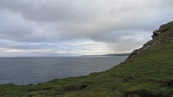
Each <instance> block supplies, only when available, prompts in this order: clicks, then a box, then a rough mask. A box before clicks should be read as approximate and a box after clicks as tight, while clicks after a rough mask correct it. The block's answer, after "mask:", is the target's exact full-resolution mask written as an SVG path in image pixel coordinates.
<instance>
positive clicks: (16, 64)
mask: <svg viewBox="0 0 173 97" xmlns="http://www.w3.org/2000/svg"><path fill="white" fill-rule="evenodd" d="M126 58H127V56H102V57H37V58H35V57H30V58H22V57H20V58H17V57H16V58H0V84H6V83H13V84H19V85H24V84H37V83H40V82H46V81H49V80H52V79H55V78H66V77H74V76H82V75H87V74H89V73H91V72H100V71H104V70H107V69H110V68H111V67H113V66H115V65H116V64H119V63H120V62H122V61H124V60H125V59H126Z"/></svg>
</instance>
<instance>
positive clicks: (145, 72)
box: [0, 22, 173, 97]
mask: <svg viewBox="0 0 173 97" xmlns="http://www.w3.org/2000/svg"><path fill="white" fill-rule="evenodd" d="M163 28H164V29H167V30H165V31H163V33H160V34H159V35H157V37H155V38H154V39H153V40H151V41H150V42H148V43H146V44H145V45H144V46H145V47H146V46H147V45H150V46H149V47H147V49H142V50H141V51H140V52H139V53H137V54H134V55H133V57H130V58H129V59H128V60H126V61H124V62H123V63H121V64H119V65H117V66H115V67H113V68H111V69H110V70H107V71H104V72H99V73H91V74H90V75H87V76H81V77H74V78H65V79H55V80H52V81H49V82H45V83H40V84H37V85H14V84H5V85H0V97H173V22H170V23H168V24H166V25H164V26H161V28H160V29H163ZM155 43H156V45H151V44H155Z"/></svg>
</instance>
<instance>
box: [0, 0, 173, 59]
mask: <svg viewBox="0 0 173 97" xmlns="http://www.w3.org/2000/svg"><path fill="white" fill-rule="evenodd" d="M172 10H173V1H172V0H0V57H14V56H17V57H20V56H76V55H101V54H111V53H129V52H131V51H133V50H134V49H136V48H139V47H141V46H142V45H143V44H144V43H145V42H147V41H148V40H150V39H151V35H152V32H153V31H154V30H156V29H158V28H159V26H160V25H162V24H165V23H167V22H170V21H173V11H172Z"/></svg>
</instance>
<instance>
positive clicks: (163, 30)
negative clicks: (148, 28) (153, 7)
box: [128, 21, 173, 59]
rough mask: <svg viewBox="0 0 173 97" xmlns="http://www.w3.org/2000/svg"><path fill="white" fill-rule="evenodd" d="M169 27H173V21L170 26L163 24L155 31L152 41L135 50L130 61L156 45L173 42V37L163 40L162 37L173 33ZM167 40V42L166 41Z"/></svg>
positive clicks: (130, 56)
mask: <svg viewBox="0 0 173 97" xmlns="http://www.w3.org/2000/svg"><path fill="white" fill-rule="evenodd" d="M169 25H173V21H172V22H169V23H168V24H163V25H161V26H160V28H159V29H158V30H155V31H153V35H152V36H151V37H152V40H150V41H148V42H147V43H146V44H144V45H143V46H142V47H141V48H139V49H136V50H134V51H133V52H132V53H131V54H130V55H129V57H128V59H131V58H132V57H134V56H136V55H138V54H140V53H141V52H142V51H144V50H146V49H148V48H150V47H153V46H156V45H159V44H160V45H163V44H164V43H165V42H167V41H170V40H173V36H168V37H167V39H162V38H161V37H160V36H161V35H162V34H164V33H166V32H169V31H172V30H173V29H171V28H170V26H169ZM165 40H166V41H165Z"/></svg>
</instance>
